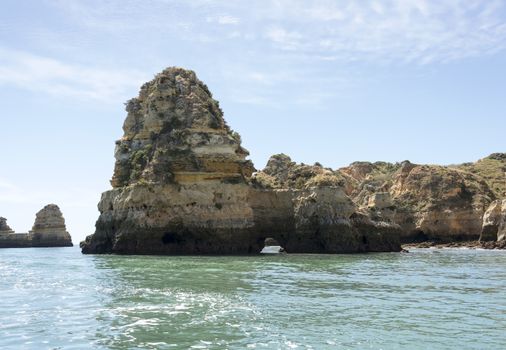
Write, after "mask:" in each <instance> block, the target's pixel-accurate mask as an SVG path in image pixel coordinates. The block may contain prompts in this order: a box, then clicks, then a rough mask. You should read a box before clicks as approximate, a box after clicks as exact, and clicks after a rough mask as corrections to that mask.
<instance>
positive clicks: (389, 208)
mask: <svg viewBox="0 0 506 350" xmlns="http://www.w3.org/2000/svg"><path fill="white" fill-rule="evenodd" d="M339 171H340V172H341V173H342V174H343V175H346V176H348V183H349V185H348V188H350V189H351V190H350V191H349V192H348V194H349V195H350V196H351V198H353V200H354V202H355V203H356V204H357V205H358V206H359V207H360V208H362V209H366V210H367V211H368V214H369V216H370V217H371V218H372V219H375V220H384V221H387V222H390V223H395V224H398V225H400V227H401V229H402V230H401V231H402V234H401V240H402V241H403V242H415V241H425V240H432V241H440V242H452V241H463V240H477V239H478V238H479V236H480V234H481V228H482V218H483V214H484V212H485V210H486V209H487V207H488V205H489V204H490V203H491V201H493V200H494V199H495V198H496V195H495V194H494V192H493V191H492V190H491V189H490V186H489V184H488V183H487V181H486V180H485V178H483V177H481V176H479V175H477V174H473V173H471V172H467V171H464V170H462V169H461V168H458V167H444V166H437V165H418V164H412V163H410V162H409V161H404V162H402V163H396V164H391V163H384V162H377V163H367V162H357V163H353V164H351V165H350V166H348V167H346V168H342V169H340V170H339Z"/></svg>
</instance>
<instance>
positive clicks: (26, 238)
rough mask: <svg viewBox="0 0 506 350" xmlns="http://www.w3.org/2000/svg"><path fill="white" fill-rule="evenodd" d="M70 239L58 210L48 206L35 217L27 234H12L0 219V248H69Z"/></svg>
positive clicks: (51, 205)
mask: <svg viewBox="0 0 506 350" xmlns="http://www.w3.org/2000/svg"><path fill="white" fill-rule="evenodd" d="M71 246H72V239H71V237H70V234H69V233H68V232H67V230H66V227H65V219H64V218H63V215H62V213H61V211H60V208H59V207H58V206H57V205H55V204H48V205H46V206H45V207H44V208H43V209H41V210H40V211H39V212H38V213H37V214H36V217H35V223H34V225H33V228H32V230H31V231H30V232H29V233H14V231H13V230H11V229H10V227H9V226H7V223H6V220H5V219H4V218H0V248H28V247H71Z"/></svg>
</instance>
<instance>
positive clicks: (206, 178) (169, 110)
mask: <svg viewBox="0 0 506 350" xmlns="http://www.w3.org/2000/svg"><path fill="white" fill-rule="evenodd" d="M126 110H127V112H128V115H127V118H126V121H125V124H124V126H123V130H124V136H123V138H122V139H120V140H119V141H117V143H116V151H115V158H116V164H115V169H114V175H113V178H112V182H111V183H112V186H113V189H112V190H110V191H107V192H105V193H104V194H103V195H102V198H101V201H100V203H99V211H100V217H99V219H98V220H97V223H96V231H95V233H94V234H93V235H91V236H88V237H87V238H86V240H85V241H84V242H82V243H81V247H82V251H83V253H121V254H248V253H259V252H260V250H261V249H262V248H263V245H264V241H265V239H266V238H268V237H271V238H273V239H275V240H277V241H278V242H279V244H280V245H281V246H283V247H284V248H286V250H287V251H288V252H292V253H293V252H314V253H339V252H365V251H392V250H396V251H398V250H400V245H399V241H398V236H399V235H398V232H397V230H398V229H399V227H398V226H397V225H395V224H389V223H381V224H380V223H376V222H374V221H372V220H370V219H368V218H367V217H366V215H365V214H363V213H360V212H359V211H357V207H356V205H355V204H354V203H353V202H352V201H351V200H350V198H348V196H347V195H346V193H345V191H346V190H345V187H344V186H345V178H344V176H342V175H341V173H339V172H333V171H332V170H330V169H325V168H323V167H322V166H321V165H319V164H315V165H313V166H306V165H303V164H302V165H297V164H295V163H292V162H291V160H290V159H289V158H288V157H287V156H284V155H278V156H275V157H273V158H271V160H270V161H269V164H268V166H267V168H266V169H265V170H264V171H263V172H259V173H257V174H256V175H254V176H252V173H253V172H254V168H253V165H252V163H251V162H250V161H249V160H247V159H246V157H247V155H248V152H247V151H246V150H245V149H244V148H243V147H242V146H241V138H240V137H239V135H238V134H237V133H235V132H233V131H232V130H231V129H230V128H229V127H228V126H227V124H226V123H225V121H224V119H223V113H222V111H221V109H220V108H219V105H218V102H217V101H215V100H214V99H213V98H212V95H211V93H210V92H209V90H208V88H207V87H206V86H205V85H204V84H203V83H202V82H201V81H200V80H198V79H197V78H196V76H195V73H193V72H191V71H187V70H184V69H181V68H168V69H166V70H164V71H163V72H162V73H160V74H158V75H157V76H156V77H155V79H153V80H152V81H150V82H149V83H147V84H145V85H144V86H142V88H141V91H140V94H139V96H138V97H137V98H134V99H132V100H130V101H129V102H128V103H127V107H126Z"/></svg>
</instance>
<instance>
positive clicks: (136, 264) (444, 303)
mask: <svg viewBox="0 0 506 350" xmlns="http://www.w3.org/2000/svg"><path fill="white" fill-rule="evenodd" d="M0 349H3V350H4V349H37V350H39V349H118V350H119V349H506V251H494V250H471V249H412V250H411V251H410V252H409V253H370V254H353V255H292V254H286V255H276V256H119V255H82V254H81V252H80V250H79V248H77V247H74V248H26V249H0Z"/></svg>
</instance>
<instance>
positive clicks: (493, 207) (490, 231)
mask: <svg viewBox="0 0 506 350" xmlns="http://www.w3.org/2000/svg"><path fill="white" fill-rule="evenodd" d="M480 241H498V242H506V199H503V200H496V201H494V202H492V204H490V206H489V207H488V209H487V211H486V212H485V215H484V216H483V227H482V232H481V236H480Z"/></svg>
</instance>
